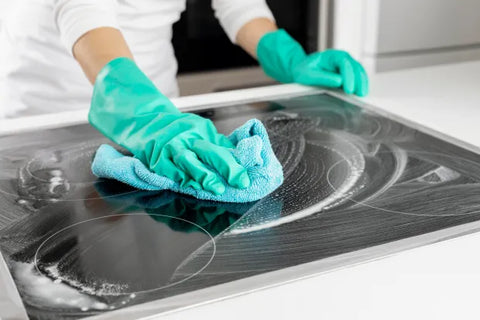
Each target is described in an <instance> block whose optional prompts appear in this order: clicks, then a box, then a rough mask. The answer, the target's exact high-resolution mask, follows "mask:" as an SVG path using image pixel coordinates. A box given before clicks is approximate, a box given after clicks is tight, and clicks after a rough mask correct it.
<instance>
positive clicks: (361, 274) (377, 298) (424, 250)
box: [0, 62, 480, 320]
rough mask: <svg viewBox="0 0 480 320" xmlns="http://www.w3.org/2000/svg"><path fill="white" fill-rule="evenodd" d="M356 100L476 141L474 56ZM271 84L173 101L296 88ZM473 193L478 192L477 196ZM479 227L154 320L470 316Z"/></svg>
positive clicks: (72, 117) (49, 120) (478, 282)
mask: <svg viewBox="0 0 480 320" xmlns="http://www.w3.org/2000/svg"><path fill="white" fill-rule="evenodd" d="M371 89H372V90H371V93H370V96H369V97H368V98H364V99H362V100H363V101H365V102H367V103H369V104H372V105H374V106H376V107H378V108H382V109H385V110H387V111H388V112H390V113H394V114H396V115H398V116H400V117H402V118H406V119H408V120H410V121H414V122H418V123H419V124H421V125H423V126H426V127H429V128H431V129H434V130H436V131H439V132H442V133H444V134H447V135H449V136H452V137H454V138H456V139H459V140H462V141H465V142H467V143H469V144H472V145H476V146H479V147H480V130H477V127H479V125H478V121H479V120H480V62H469V63H461V64H454V65H443V66H437V67H428V68H420V69H411V70H405V71H399V72H389V73H384V74H380V75H376V76H374V77H372V79H371ZM303 90H305V88H302V87H300V86H296V85H287V86H274V87H268V88H259V89H249V90H243V91H240V92H225V93H220V94H214V95H204V96H197V97H185V98H179V99H176V100H175V104H177V105H178V106H179V107H187V108H188V107H189V106H194V105H196V104H199V103H200V104H203V103H212V102H221V101H224V100H230V99H231V98H232V97H239V96H240V97H242V98H248V97H249V96H252V97H253V96H256V95H258V94H259V92H260V93H262V94H265V95H271V94H276V93H289V92H300V91H303ZM42 117H43V118H38V117H36V118H30V119H16V120H3V121H0V134H2V133H6V132H12V131H23V130H27V129H29V128H31V127H32V126H33V125H35V126H36V127H51V126H55V124H56V123H59V122H62V123H67V122H68V123H79V122H83V121H85V119H86V111H78V112H73V113H64V114H63V115H55V116H54V117H52V116H51V115H46V116H42ZM479 196H480V195H479ZM478 249H480V233H477V234H471V235H468V236H463V237H460V238H456V239H452V240H448V241H443V242H440V243H436V244H433V245H429V246H424V247H421V248H417V249H412V250H408V251H405V252H402V253H399V254H395V255H393V256H390V257H387V258H384V259H381V260H376V261H372V262H368V263H364V264H360V265H357V266H353V267H348V268H345V269H342V270H336V271H332V272H328V273H325V274H322V275H317V276H314V277H310V278H307V279H303V280H299V281H295V282H291V283H288V284H284V285H281V286H277V287H274V288H269V289H264V290H260V291H256V292H253V293H249V294H246V295H242V296H238V297H235V298H230V299H226V300H223V301H218V302H214V303H209V304H205V305H202V306H197V307H193V308H190V309H187V310H183V311H179V312H175V313H171V314H169V315H167V316H165V317H163V318H162V319H193V318H195V319H208V320H211V319H220V318H224V317H227V318H228V319H229V320H232V319H242V320H243V319H245V318H247V319H248V318H253V319H257V318H260V317H267V318H275V319H292V318H308V319H310V318H315V319H322V318H325V319H369V320H375V319H382V320H383V319H385V318H388V319H412V318H413V319H421V318H427V319H430V318H435V319H452V318H460V319H478V318H480V309H479V308H477V307H476V305H477V303H478V302H477V299H478V298H477V297H478V294H477V291H476V289H477V288H480V256H479V254H477V251H479V250H478Z"/></svg>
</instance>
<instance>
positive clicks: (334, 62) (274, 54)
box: [257, 29, 368, 96]
mask: <svg viewBox="0 0 480 320" xmlns="http://www.w3.org/2000/svg"><path fill="white" fill-rule="evenodd" d="M257 57H258V61H259V63H260V65H261V66H262V68H263V70H264V71H265V73H266V74H267V75H269V76H270V77H272V78H274V79H275V80H278V81H280V82H285V83H290V82H296V83H301V84H305V85H314V86H315V85H316V86H326V87H333V88H338V87H343V90H344V91H345V93H349V94H350V93H355V94H356V95H358V96H366V95H367V94H368V77H367V74H366V72H365V70H364V69H363V67H362V65H361V64H360V63H358V62H357V61H355V60H354V59H353V58H352V57H351V56H350V55H349V54H348V53H347V52H345V51H340V50H325V51H322V52H316V53H312V54H309V55H307V54H306V53H305V51H304V50H303V48H302V46H301V45H300V44H299V43H298V42H297V41H295V40H294V39H293V38H292V37H290V35H289V34H288V33H287V32H286V31H285V30H282V29H280V30H277V31H274V32H270V33H267V34H265V35H264V36H263V37H262V38H261V39H260V41H259V43H258V46H257Z"/></svg>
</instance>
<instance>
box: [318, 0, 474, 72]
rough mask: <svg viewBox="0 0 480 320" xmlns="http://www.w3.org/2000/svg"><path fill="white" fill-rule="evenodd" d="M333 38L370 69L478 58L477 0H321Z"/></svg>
mask: <svg viewBox="0 0 480 320" xmlns="http://www.w3.org/2000/svg"><path fill="white" fill-rule="evenodd" d="M322 1H327V2H328V3H329V4H330V5H332V6H333V9H332V10H330V12H332V14H331V18H333V23H332V24H331V25H332V31H331V33H330V35H331V37H332V39H331V44H333V47H335V48H341V49H345V50H347V51H349V52H351V54H352V55H353V56H355V57H356V58H358V59H359V60H360V61H361V62H362V63H363V64H364V65H365V67H366V68H367V69H368V71H369V72H370V73H373V72H383V71H389V70H396V69H404V68H413V67H421V66H428V65H434V64H442V63H453V62H460V61H468V60H478V59H480V1H478V0H454V1H452V0H421V1H418V0H355V1H353V0H330V1H328V0H322Z"/></svg>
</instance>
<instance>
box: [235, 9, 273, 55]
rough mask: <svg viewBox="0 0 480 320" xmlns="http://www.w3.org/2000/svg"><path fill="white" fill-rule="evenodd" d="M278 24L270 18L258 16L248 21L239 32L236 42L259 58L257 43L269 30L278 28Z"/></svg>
mask: <svg viewBox="0 0 480 320" xmlns="http://www.w3.org/2000/svg"><path fill="white" fill-rule="evenodd" d="M277 29H278V28H277V25H276V24H275V23H274V22H273V21H272V20H270V19H268V18H256V19H253V20H251V21H249V22H247V23H246V24H245V25H244V26H242V27H241V28H240V30H239V31H238V33H237V37H236V39H235V42H236V43H237V44H238V45H240V46H241V47H242V48H243V50H245V51H247V52H248V53H249V54H250V55H251V56H252V57H254V58H257V45H258V42H259V41H260V39H261V38H262V37H263V36H264V35H265V34H266V33H268V32H272V31H275V30H277Z"/></svg>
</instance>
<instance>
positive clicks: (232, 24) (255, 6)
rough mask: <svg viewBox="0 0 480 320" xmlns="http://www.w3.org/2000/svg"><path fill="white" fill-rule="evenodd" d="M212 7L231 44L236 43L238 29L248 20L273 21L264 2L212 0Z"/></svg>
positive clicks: (252, 0)
mask: <svg viewBox="0 0 480 320" xmlns="http://www.w3.org/2000/svg"><path fill="white" fill-rule="evenodd" d="M212 7H213V10H214V11H215V16H216V17H217V19H218V20H219V21H220V24H221V25H222V27H223V30H225V32H226V33H227V36H228V38H230V41H232V42H233V43H236V36H237V33H238V31H239V30H240V28H242V27H243V26H244V25H245V24H246V23H247V22H249V21H250V20H252V19H255V18H268V19H271V20H272V21H275V18H274V17H273V14H272V12H271V11H270V8H268V5H267V4H266V2H265V0H213V1H212Z"/></svg>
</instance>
